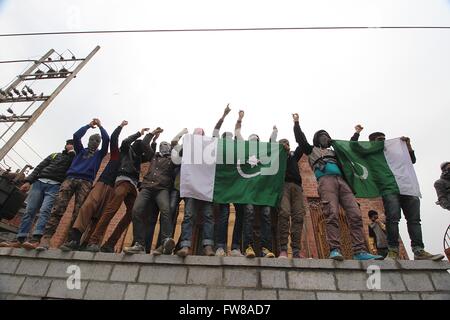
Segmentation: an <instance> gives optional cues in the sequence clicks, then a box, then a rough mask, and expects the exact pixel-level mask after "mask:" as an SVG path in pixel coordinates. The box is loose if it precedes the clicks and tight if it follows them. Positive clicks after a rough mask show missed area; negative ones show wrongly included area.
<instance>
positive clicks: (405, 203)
mask: <svg viewBox="0 0 450 320" xmlns="http://www.w3.org/2000/svg"><path fill="white" fill-rule="evenodd" d="M383 204H384V210H385V213H386V233H387V240H388V247H389V249H391V250H395V251H397V252H398V247H399V243H398V239H399V229H398V223H399V221H400V219H401V211H402V210H403V214H404V215H405V218H406V224H407V227H408V234H409V237H410V239H411V248H412V250H413V252H416V251H417V250H422V249H424V247H425V246H424V244H423V241H422V227H421V225H420V200H419V198H418V197H414V196H405V195H400V194H390V195H386V196H383Z"/></svg>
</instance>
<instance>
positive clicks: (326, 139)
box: [319, 135, 331, 148]
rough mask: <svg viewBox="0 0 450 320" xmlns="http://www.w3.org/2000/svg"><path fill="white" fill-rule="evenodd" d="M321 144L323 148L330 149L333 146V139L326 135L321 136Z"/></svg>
mask: <svg viewBox="0 0 450 320" xmlns="http://www.w3.org/2000/svg"><path fill="white" fill-rule="evenodd" d="M319 144H320V146H321V147H322V148H329V147H330V145H331V139H330V137H328V136H326V135H321V136H320V137H319Z"/></svg>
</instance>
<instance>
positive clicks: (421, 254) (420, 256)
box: [414, 249, 444, 261]
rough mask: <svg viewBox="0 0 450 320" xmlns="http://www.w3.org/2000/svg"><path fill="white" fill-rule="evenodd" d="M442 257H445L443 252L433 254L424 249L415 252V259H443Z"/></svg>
mask: <svg viewBox="0 0 450 320" xmlns="http://www.w3.org/2000/svg"><path fill="white" fill-rule="evenodd" d="M442 259H444V255H443V254H431V253H429V252H426V251H425V250H423V249H422V250H417V251H415V252H414V260H432V261H441V260H442Z"/></svg>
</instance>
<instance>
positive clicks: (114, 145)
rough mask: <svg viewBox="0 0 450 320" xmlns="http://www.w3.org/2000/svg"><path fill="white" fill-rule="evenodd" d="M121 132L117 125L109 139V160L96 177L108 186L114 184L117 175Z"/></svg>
mask: <svg viewBox="0 0 450 320" xmlns="http://www.w3.org/2000/svg"><path fill="white" fill-rule="evenodd" d="M120 132H122V127H121V126H118V127H117V128H116V130H114V131H113V133H112V134H111V138H110V141H109V161H108V164H107V165H106V167H105V169H104V170H103V172H102V174H101V175H100V177H99V178H98V181H101V182H103V183H104V184H106V185H108V186H114V183H115V181H116V177H117V170H118V169H119V166H120V154H119V135H120Z"/></svg>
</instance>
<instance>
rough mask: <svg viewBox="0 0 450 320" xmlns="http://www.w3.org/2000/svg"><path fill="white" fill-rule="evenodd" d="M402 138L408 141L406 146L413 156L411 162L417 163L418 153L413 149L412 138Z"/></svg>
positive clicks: (410, 155)
mask: <svg viewBox="0 0 450 320" xmlns="http://www.w3.org/2000/svg"><path fill="white" fill-rule="evenodd" d="M400 139H401V140H402V141H405V142H406V147H407V148H408V152H409V157H410V158H411V162H412V163H413V164H415V163H416V161H417V159H416V154H415V153H414V150H413V148H412V146H411V139H409V138H408V137H401V138H400Z"/></svg>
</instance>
